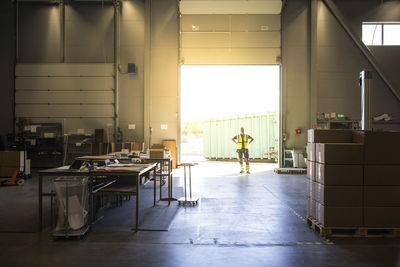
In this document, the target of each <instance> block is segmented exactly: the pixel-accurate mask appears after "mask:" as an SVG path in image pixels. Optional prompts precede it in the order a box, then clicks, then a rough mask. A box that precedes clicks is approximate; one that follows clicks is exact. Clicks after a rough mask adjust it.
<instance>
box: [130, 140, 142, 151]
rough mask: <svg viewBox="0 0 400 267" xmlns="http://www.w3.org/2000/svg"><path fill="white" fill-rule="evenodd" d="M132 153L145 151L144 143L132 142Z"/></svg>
mask: <svg viewBox="0 0 400 267" xmlns="http://www.w3.org/2000/svg"><path fill="white" fill-rule="evenodd" d="M131 151H136V152H138V151H139V152H140V151H144V143H143V142H132V143H131Z"/></svg>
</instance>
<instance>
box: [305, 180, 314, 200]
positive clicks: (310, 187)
mask: <svg viewBox="0 0 400 267" xmlns="http://www.w3.org/2000/svg"><path fill="white" fill-rule="evenodd" d="M313 187H314V182H313V181H312V180H311V179H307V197H309V198H311V199H313V193H314V190H313Z"/></svg>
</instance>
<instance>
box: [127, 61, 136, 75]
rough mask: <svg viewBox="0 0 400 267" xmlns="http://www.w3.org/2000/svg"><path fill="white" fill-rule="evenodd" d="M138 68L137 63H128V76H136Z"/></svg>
mask: <svg viewBox="0 0 400 267" xmlns="http://www.w3.org/2000/svg"><path fill="white" fill-rule="evenodd" d="M136 73H137V66H136V64H135V63H128V74H136Z"/></svg>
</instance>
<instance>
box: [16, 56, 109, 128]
mask: <svg viewBox="0 0 400 267" xmlns="http://www.w3.org/2000/svg"><path fill="white" fill-rule="evenodd" d="M15 105H16V106H15V116H16V118H17V119H19V118H25V119H29V120H31V121H32V122H34V123H45V122H61V123H63V125H64V131H65V133H74V132H75V133H76V130H77V129H78V128H79V129H85V131H87V132H92V131H93V129H96V128H105V127H106V126H107V124H108V125H109V124H110V123H111V124H112V123H113V119H114V70H113V65H112V64H57V63H56V64H18V65H17V66H16V78H15Z"/></svg>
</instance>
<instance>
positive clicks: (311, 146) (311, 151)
mask: <svg viewBox="0 0 400 267" xmlns="http://www.w3.org/2000/svg"><path fill="white" fill-rule="evenodd" d="M315 149H316V148H315V143H307V160H309V161H315V153H316V151H315Z"/></svg>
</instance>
